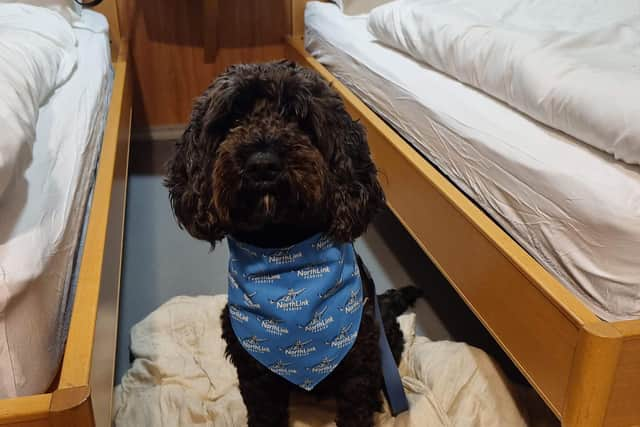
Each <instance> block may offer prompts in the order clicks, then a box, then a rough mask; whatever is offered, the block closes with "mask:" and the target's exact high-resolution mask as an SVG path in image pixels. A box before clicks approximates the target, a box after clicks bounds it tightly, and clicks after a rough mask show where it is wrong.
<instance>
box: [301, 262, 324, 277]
mask: <svg viewBox="0 0 640 427" xmlns="http://www.w3.org/2000/svg"><path fill="white" fill-rule="evenodd" d="M327 273H331V269H330V268H329V266H328V265H324V266H321V267H307V268H303V269H301V270H298V277H300V278H302V279H319V278H320V277H323V276H324V275H325V274H327Z"/></svg>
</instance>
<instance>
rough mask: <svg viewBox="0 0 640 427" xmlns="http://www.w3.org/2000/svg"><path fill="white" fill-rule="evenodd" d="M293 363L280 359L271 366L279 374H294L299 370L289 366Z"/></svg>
mask: <svg viewBox="0 0 640 427" xmlns="http://www.w3.org/2000/svg"><path fill="white" fill-rule="evenodd" d="M289 365H291V363H286V362H283V361H282V360H278V361H277V362H276V363H274V364H272V365H271V366H269V369H271V371H273V372H275V373H276V374H278V375H294V374H297V373H298V371H297V370H296V369H294V368H288V366H289Z"/></svg>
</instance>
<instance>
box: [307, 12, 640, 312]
mask: <svg viewBox="0 0 640 427" xmlns="http://www.w3.org/2000/svg"><path fill="white" fill-rule="evenodd" d="M305 19H306V24H307V29H306V44H307V49H308V50H309V51H310V52H311V53H312V54H313V56H315V57H316V58H317V59H318V60H319V61H320V62H321V63H322V64H324V65H325V66H326V67H327V68H328V69H330V70H331V71H332V72H333V73H334V74H335V75H336V77H337V78H339V79H340V80H341V81H343V82H344V83H345V84H347V85H348V86H349V87H350V88H351V89H352V90H353V91H354V92H355V93H356V94H358V95H359V96H360V97H361V98H362V99H363V100H364V101H365V102H366V103H367V104H369V105H370V106H371V107H372V109H374V110H375V111H376V112H377V113H378V114H380V115H381V116H382V117H384V118H385V119H386V120H387V121H389V122H390V123H391V124H392V125H393V126H394V127H395V128H396V129H397V130H398V132H399V133H400V134H401V135H402V136H403V137H404V138H405V139H406V140H407V141H409V142H410V143H411V144H412V145H413V146H414V147H415V148H416V149H418V150H419V151H420V152H421V153H422V154H423V155H424V156H425V157H426V158H428V159H429V160H430V161H431V162H432V163H433V164H435V165H436V166H437V167H438V168H439V169H440V170H441V171H443V172H444V174H445V175H447V176H448V177H449V179H451V180H452V181H453V182H454V183H455V184H456V185H457V186H458V187H459V188H461V189H462V190H463V191H464V192H465V193H466V194H467V195H468V196H469V197H470V198H471V199H473V200H474V201H475V202H476V203H477V204H478V205H479V206H481V207H482V208H483V209H484V210H485V211H486V212H487V213H488V214H489V215H490V216H491V217H492V218H493V219H494V220H495V221H496V222H497V223H499V224H500V225H501V226H502V227H503V228H504V229H505V230H506V231H507V232H508V233H509V234H510V235H511V236H512V237H513V238H514V239H515V240H517V241H518V242H519V243H520V244H521V245H522V246H523V247H524V248H525V249H526V250H527V251H528V252H529V253H530V254H531V255H532V256H533V257H535V258H536V259H537V260H538V261H539V262H540V263H541V264H542V265H543V266H544V267H545V268H546V269H547V270H548V271H550V272H551V273H553V274H554V275H555V276H557V277H558V279H559V280H560V281H561V282H562V283H564V285H565V286H567V288H569V289H570V290H571V291H572V292H573V293H574V294H575V295H577V296H578V297H579V298H580V299H581V300H582V301H583V302H584V303H585V304H586V305H587V306H588V307H589V308H591V309H592V310H593V311H594V313H596V314H597V315H598V316H600V317H601V318H603V319H605V320H609V321H613V320H625V319H633V318H640V297H639V295H640V264H638V260H639V259H640V168H639V167H637V166H629V165H626V164H624V163H622V162H618V161H616V160H614V159H612V158H611V157H610V156H609V155H607V154H605V153H602V152H600V151H598V150H596V149H593V148H591V147H588V146H587V145H585V144H582V143H580V142H579V141H576V140H574V139H572V138H571V137H568V136H567V135H565V134H561V133H559V132H557V131H555V130H553V129H551V128H548V127H545V126H543V125H541V124H540V123H538V122H536V121H534V120H531V119H530V118H528V117H526V116H524V115H522V114H520V113H518V112H516V111H515V110H512V109H510V108H509V107H508V106H506V105H505V104H503V103H501V102H499V101H497V100H495V99H493V98H491V97H489V96H487V95H485V94H483V93H482V92H480V91H477V90H475V89H473V88H470V87H468V86H465V85H463V84H462V83H460V82H458V81H456V80H454V79H452V78H450V77H448V76H446V75H444V74H441V73H439V72H437V71H435V70H433V69H431V68H429V67H428V66H426V65H424V64H421V63H418V62H416V61H415V60H413V59H411V58H410V57H408V56H406V55H404V54H402V53H400V52H399V51H395V50H393V49H391V48H387V47H384V46H382V45H381V44H380V43H379V42H376V41H375V40H374V38H373V36H372V35H371V34H370V33H369V32H368V30H367V17H366V16H356V17H348V16H345V15H343V14H342V13H341V12H340V11H339V9H338V8H337V7H336V6H335V5H333V4H328V3H317V2H310V3H308V4H307V9H306V17H305ZM416 197H419V195H416Z"/></svg>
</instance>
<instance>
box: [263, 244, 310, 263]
mask: <svg viewBox="0 0 640 427" xmlns="http://www.w3.org/2000/svg"><path fill="white" fill-rule="evenodd" d="M291 248H293V246H291V247H289V248H286V249H281V250H279V251H276V252H274V253H273V254H271V255H269V257H268V258H267V260H268V261H269V264H291V263H292V262H294V261H295V260H297V259H298V258H302V252H301V251H299V252H295V253H291Z"/></svg>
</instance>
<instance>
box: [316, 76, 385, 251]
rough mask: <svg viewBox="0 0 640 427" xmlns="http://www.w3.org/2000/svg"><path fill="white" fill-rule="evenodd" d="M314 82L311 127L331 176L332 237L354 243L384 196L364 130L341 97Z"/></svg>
mask: <svg viewBox="0 0 640 427" xmlns="http://www.w3.org/2000/svg"><path fill="white" fill-rule="evenodd" d="M315 79H316V82H315V84H314V85H313V86H314V87H313V88H312V89H311V90H310V91H309V93H310V94H311V98H310V100H309V101H308V109H309V117H308V123H310V124H311V127H312V128H313V129H312V132H313V135H314V137H315V139H316V143H317V144H318V148H319V149H320V150H321V151H322V152H323V154H324V156H325V159H326V160H327V164H328V169H329V172H330V177H329V179H330V182H329V186H328V192H329V193H328V194H327V203H328V212H330V215H332V217H331V218H330V220H331V225H330V229H329V234H330V235H331V236H332V237H333V238H334V239H336V240H337V241H343V242H346V241H353V240H355V239H356V238H357V237H359V236H360V235H361V234H362V233H364V231H365V230H366V228H367V226H368V225H369V223H370V222H371V220H372V219H373V217H374V216H375V215H376V214H377V213H378V212H379V211H380V210H381V209H382V207H383V206H384V202H385V198H384V193H383V191H382V188H381V187H380V183H379V182H378V178H377V170H376V167H375V165H374V163H373V161H372V160H371V154H370V152H369V146H368V144H367V139H366V134H365V130H364V128H363V126H362V125H361V124H360V123H359V122H356V121H354V120H352V119H351V116H349V114H348V113H347V111H346V110H345V107H344V103H343V102H342V99H341V98H340V96H339V95H338V93H336V92H335V91H334V90H333V89H332V88H331V87H330V86H329V85H327V84H326V83H325V82H324V81H321V80H320V78H319V77H317V76H316V77H315Z"/></svg>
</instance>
